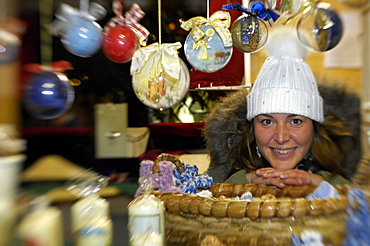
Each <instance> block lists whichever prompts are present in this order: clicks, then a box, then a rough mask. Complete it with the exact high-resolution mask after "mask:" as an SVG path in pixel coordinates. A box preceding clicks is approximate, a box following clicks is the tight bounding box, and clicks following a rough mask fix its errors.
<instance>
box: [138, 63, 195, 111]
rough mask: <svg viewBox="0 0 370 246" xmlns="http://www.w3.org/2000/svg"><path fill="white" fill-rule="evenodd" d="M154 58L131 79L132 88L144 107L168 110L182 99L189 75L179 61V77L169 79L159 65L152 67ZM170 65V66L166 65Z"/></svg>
mask: <svg viewBox="0 0 370 246" xmlns="http://www.w3.org/2000/svg"><path fill="white" fill-rule="evenodd" d="M155 59H156V58H155V56H153V57H152V59H149V60H148V62H147V63H146V64H145V65H144V66H143V68H142V70H141V71H142V72H141V73H136V74H134V75H133V77H132V86H133V88H134V91H135V94H136V96H137V97H138V98H139V100H140V101H141V102H142V103H144V104H145V105H147V106H149V107H151V108H154V109H159V110H163V109H166V108H170V107H172V106H174V105H176V104H178V103H179V102H181V100H182V99H184V97H185V95H186V93H187V92H188V89H189V85H190V75H189V70H188V68H187V66H186V64H185V63H184V62H183V61H182V60H181V59H180V58H179V60H180V76H179V78H178V79H174V78H171V77H170V76H168V75H167V74H166V73H165V72H164V70H162V68H161V67H159V66H160V64H156V65H153V61H154V60H155ZM168 65H171V64H168Z"/></svg>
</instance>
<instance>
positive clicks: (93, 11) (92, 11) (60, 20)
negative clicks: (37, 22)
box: [47, 0, 107, 36]
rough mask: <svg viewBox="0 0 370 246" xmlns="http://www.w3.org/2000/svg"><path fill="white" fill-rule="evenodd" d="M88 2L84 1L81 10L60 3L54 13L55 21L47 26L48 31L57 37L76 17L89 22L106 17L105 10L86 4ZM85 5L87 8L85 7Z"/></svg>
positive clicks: (98, 6)
mask: <svg viewBox="0 0 370 246" xmlns="http://www.w3.org/2000/svg"><path fill="white" fill-rule="evenodd" d="M88 2H89V1H88V0H85V2H84V4H81V5H84V6H81V9H76V8H73V7H72V6H70V5H68V4H65V3H61V4H60V6H59V9H58V11H57V12H56V13H55V17H56V18H55V20H54V21H53V22H51V23H50V24H49V25H48V27H47V28H48V31H49V33H51V34H52V35H54V36H59V35H60V33H61V32H63V30H64V29H65V28H66V27H67V26H68V24H69V23H70V21H71V20H73V19H74V18H76V17H81V16H82V17H85V18H87V19H89V20H91V21H96V20H100V19H102V18H103V17H104V16H106V14H107V11H106V9H105V8H104V7H103V6H101V5H100V4H98V3H96V2H93V3H91V4H88ZM86 5H87V6H86Z"/></svg>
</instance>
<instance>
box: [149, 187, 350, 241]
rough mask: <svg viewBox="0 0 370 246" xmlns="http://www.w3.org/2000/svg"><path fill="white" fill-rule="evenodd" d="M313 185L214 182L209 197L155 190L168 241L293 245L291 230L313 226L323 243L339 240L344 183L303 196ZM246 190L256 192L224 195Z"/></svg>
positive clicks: (344, 205)
mask: <svg viewBox="0 0 370 246" xmlns="http://www.w3.org/2000/svg"><path fill="white" fill-rule="evenodd" d="M315 188H316V187H315V186H286V187H284V188H283V189H279V188H277V187H275V186H267V185H256V184H239V185H235V184H227V183H222V184H215V185H213V187H212V188H211V190H210V191H211V192H212V194H213V196H214V198H204V197H200V196H197V195H192V194H180V193H155V194H156V196H157V197H158V198H159V199H161V200H162V201H163V203H164V205H165V208H166V212H165V225H166V226H165V227H166V236H167V245H191V246H194V245H212V246H217V245H226V246H236V245H243V246H245V245H258V246H264V245H266V246H272V245H292V235H293V234H295V235H297V236H299V235H300V233H301V232H302V231H303V230H305V229H314V230H318V231H320V232H321V233H322V235H323V240H324V244H325V245H329V244H331V245H340V244H341V241H342V240H343V239H344V237H345V235H346V229H345V220H346V208H347V204H348V200H347V197H346V194H347V191H348V188H350V187H347V186H335V188H336V189H337V190H338V192H339V194H340V198H338V199H332V198H331V199H326V200H312V201H309V200H307V199H306V198H305V196H306V195H308V194H309V193H311V192H312V191H313V190H314V189H315ZM247 191H250V192H251V193H252V194H253V197H254V198H255V197H256V198H262V197H263V196H264V195H267V194H272V195H274V197H275V199H271V200H264V199H257V200H253V201H251V202H248V201H233V200H231V199H227V198H228V197H235V196H240V195H241V194H243V193H245V192H247Z"/></svg>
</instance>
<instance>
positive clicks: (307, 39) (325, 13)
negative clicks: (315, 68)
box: [297, 2, 343, 52]
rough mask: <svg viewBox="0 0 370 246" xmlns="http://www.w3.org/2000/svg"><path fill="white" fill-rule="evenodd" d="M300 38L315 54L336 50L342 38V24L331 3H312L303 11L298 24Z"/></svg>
mask: <svg viewBox="0 0 370 246" xmlns="http://www.w3.org/2000/svg"><path fill="white" fill-rule="evenodd" d="M297 33H298V38H299V40H300V41H301V42H302V44H303V45H304V46H305V47H306V48H307V49H309V50H310V51H314V52H324V51H328V50H330V49H332V48H334V47H335V46H336V45H337V44H338V43H339V41H340V40H341V38H342V33H343V26H342V22H341V20H340V18H339V16H338V15H337V13H336V12H335V11H334V9H333V8H332V6H331V5H330V4H329V3H320V2H319V3H312V4H310V5H308V6H306V8H305V9H304V10H303V14H302V15H301V17H300V18H299V20H298V24H297Z"/></svg>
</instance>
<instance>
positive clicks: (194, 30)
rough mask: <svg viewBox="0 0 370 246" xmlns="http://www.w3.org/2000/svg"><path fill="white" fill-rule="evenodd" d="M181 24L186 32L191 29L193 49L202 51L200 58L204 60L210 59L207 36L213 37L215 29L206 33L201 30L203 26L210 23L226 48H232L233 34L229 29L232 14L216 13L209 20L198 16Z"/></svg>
mask: <svg viewBox="0 0 370 246" xmlns="http://www.w3.org/2000/svg"><path fill="white" fill-rule="evenodd" d="M180 22H181V28H183V29H184V30H186V31H189V30H190V29H191V32H190V35H191V36H192V38H193V39H194V45H193V49H194V50H197V49H200V52H201V56H200V57H201V59H202V60H206V59H208V53H207V42H206V40H205V38H206V37H207V36H213V35H214V31H213V29H208V30H207V31H206V32H204V31H203V30H202V29H201V28H200V26H201V25H204V24H207V23H209V24H210V25H211V26H212V27H213V28H214V29H215V30H216V32H217V33H218V35H220V38H221V40H222V42H223V44H224V46H225V47H232V39H231V33H230V31H229V29H228V28H229V27H230V23H231V17H230V14H229V13H228V12H226V11H216V12H215V13H213V14H212V15H211V17H209V18H208V19H207V18H205V17H201V16H198V17H193V18H191V19H190V20H188V21H182V20H180Z"/></svg>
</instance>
